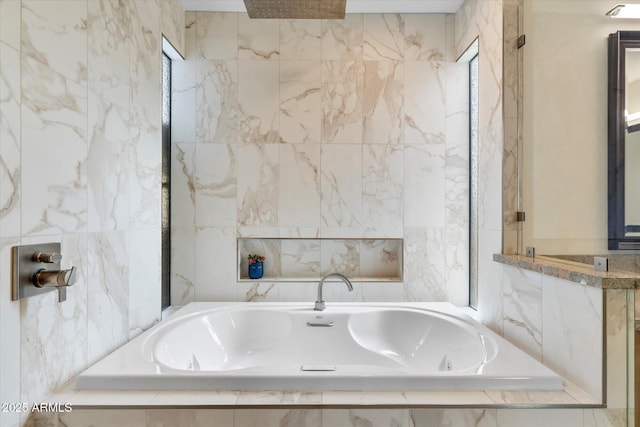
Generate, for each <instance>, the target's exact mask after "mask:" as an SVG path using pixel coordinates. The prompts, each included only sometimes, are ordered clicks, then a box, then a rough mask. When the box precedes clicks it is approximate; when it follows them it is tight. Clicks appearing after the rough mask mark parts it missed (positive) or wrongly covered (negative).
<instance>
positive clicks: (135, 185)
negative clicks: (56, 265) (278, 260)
mask: <svg viewBox="0 0 640 427" xmlns="http://www.w3.org/2000/svg"><path fill="white" fill-rule="evenodd" d="M0 29H1V30H0V57H1V60H0V140H1V143H0V242H1V245H2V246H1V250H0V253H1V255H0V259H1V260H0V273H1V277H2V289H3V291H2V293H0V340H1V341H2V346H1V350H0V376H1V377H2V381H1V382H0V383H1V386H0V401H2V402H20V401H23V402H25V401H26V402H34V401H38V400H40V399H42V398H43V397H44V396H46V395H47V394H48V393H50V392H51V391H52V390H54V389H55V388H57V387H58V386H59V385H60V384H62V383H63V382H65V381H67V380H68V379H69V378H70V377H72V376H73V375H75V374H76V373H77V372H79V371H80V370H81V369H83V368H85V367H86V366H88V365H89V364H90V363H92V362H93V361H95V360H96V359H98V358H101V357H102V356H104V355H105V354H106V353H108V352H110V351H111V350H113V349H114V348H115V347H116V346H118V345H119V344H121V343H123V342H125V341H126V340H128V339H129V337H131V336H132V335H135V334H137V333H139V331H140V330H142V329H144V328H147V327H149V326H150V325H151V324H153V323H154V322H155V321H157V319H158V318H159V315H160V313H159V301H160V280H159V263H160V240H159V233H160V217H159V212H160V199H159V197H160V178H159V176H160V174H159V171H160V166H161V164H160V162H161V148H160V135H161V133H160V132H161V123H160V106H161V97H160V93H161V92H160V89H161V85H160V82H161V80H160V79H161V56H160V52H161V35H162V34H165V35H166V36H168V37H169V39H170V40H171V42H172V43H173V44H174V45H175V46H176V47H178V48H179V49H183V46H184V13H183V12H182V7H181V6H180V5H179V4H178V2H177V1H173V0H162V1H156V0H152V1H138V0H135V1H128V2H122V1H116V0H82V1H77V0H73V1H65V0H52V1H46V2H43V1H32V0H24V1H21V0H1V1H0ZM51 241H54V242H60V243H61V245H62V252H63V255H64V257H63V261H62V263H63V267H65V268H68V267H69V266H71V265H75V266H76V267H78V268H79V271H80V278H79V280H78V282H77V284H76V285H75V286H74V287H72V288H70V289H69V290H68V293H67V301H66V302H64V303H61V304H58V303H57V298H56V295H55V293H48V294H45V295H41V296H38V297H33V298H31V299H28V300H23V301H21V302H12V301H10V292H9V289H10V283H9V271H10V248H11V246H13V245H18V244H29V243H37V242H51ZM149 272H151V274H149ZM19 422H20V420H19V417H18V416H17V415H16V414H8V413H4V412H3V413H1V414H0V424H1V425H3V426H5V425H6V426H13V425H17V423H19Z"/></svg>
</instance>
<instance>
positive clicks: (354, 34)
mask: <svg viewBox="0 0 640 427" xmlns="http://www.w3.org/2000/svg"><path fill="white" fill-rule="evenodd" d="M362 35H363V15H362V14H355V13H354V14H347V15H345V18H344V19H326V20H322V59H323V60H324V61H329V60H350V59H353V60H361V59H362Z"/></svg>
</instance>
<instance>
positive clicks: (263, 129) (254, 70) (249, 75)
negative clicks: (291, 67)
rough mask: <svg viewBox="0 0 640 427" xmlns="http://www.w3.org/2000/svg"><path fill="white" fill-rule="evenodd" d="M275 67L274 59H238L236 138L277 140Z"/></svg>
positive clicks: (278, 118) (265, 140)
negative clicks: (237, 129) (237, 128)
mask: <svg viewBox="0 0 640 427" xmlns="http://www.w3.org/2000/svg"><path fill="white" fill-rule="evenodd" d="M279 68H280V67H279V62H277V61H258V60H242V61H238V105H239V107H238V108H239V111H240V112H239V117H240V118H239V136H238V137H239V141H240V142H243V143H247V142H255V143H261V144H262V143H276V142H280V133H279V132H280V102H279V99H280V97H279V87H280V85H279V82H280V72H279Z"/></svg>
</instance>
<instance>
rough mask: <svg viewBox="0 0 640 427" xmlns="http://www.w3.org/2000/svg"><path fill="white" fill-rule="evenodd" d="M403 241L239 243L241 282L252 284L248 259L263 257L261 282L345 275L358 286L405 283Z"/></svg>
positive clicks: (263, 240) (252, 240)
mask: <svg viewBox="0 0 640 427" xmlns="http://www.w3.org/2000/svg"><path fill="white" fill-rule="evenodd" d="M402 247H403V241H402V239H280V238H242V239H238V245H237V248H238V281H239V282H245V281H252V279H250V278H249V274H248V263H247V256H248V255H249V254H251V255H262V256H264V257H265V261H264V276H263V277H262V278H261V279H259V280H260V281H278V282H315V281H318V280H320V278H322V276H324V275H325V274H328V273H333V272H337V273H342V274H344V275H345V276H347V277H348V278H349V279H350V280H352V281H355V282H402Z"/></svg>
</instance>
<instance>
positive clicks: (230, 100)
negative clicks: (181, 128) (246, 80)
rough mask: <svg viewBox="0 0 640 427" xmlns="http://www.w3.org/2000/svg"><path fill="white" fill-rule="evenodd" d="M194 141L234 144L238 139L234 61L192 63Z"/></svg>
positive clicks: (236, 73) (236, 65)
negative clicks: (193, 81)
mask: <svg viewBox="0 0 640 427" xmlns="http://www.w3.org/2000/svg"><path fill="white" fill-rule="evenodd" d="M195 97H196V99H195V103H196V104H195V105H196V110H195V112H190V113H192V114H193V115H194V116H195V120H196V124H195V127H196V128H195V139H196V142H199V143H203V142H215V143H222V144H235V143H236V142H237V139H238V136H237V134H238V114H239V110H238V108H239V107H238V62H237V61H235V60H230V61H198V62H197V63H196V94H195Z"/></svg>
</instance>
